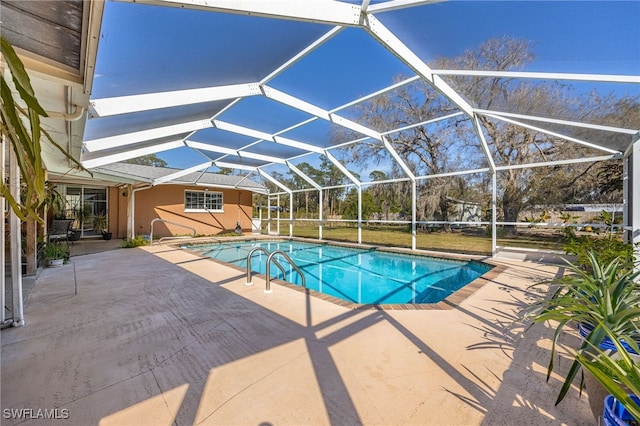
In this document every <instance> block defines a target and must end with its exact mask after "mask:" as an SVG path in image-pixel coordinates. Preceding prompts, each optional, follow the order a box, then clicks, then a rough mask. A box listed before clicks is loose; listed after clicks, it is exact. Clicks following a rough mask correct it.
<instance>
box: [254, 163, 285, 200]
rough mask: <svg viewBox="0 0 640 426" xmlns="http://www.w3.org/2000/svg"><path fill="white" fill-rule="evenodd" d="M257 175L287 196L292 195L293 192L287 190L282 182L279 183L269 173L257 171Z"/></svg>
mask: <svg viewBox="0 0 640 426" xmlns="http://www.w3.org/2000/svg"><path fill="white" fill-rule="evenodd" d="M258 173H259V174H260V176H262V177H263V178H265V179H267V180H268V181H269V182H271V183H272V184H274V185H275V186H277V187H278V188H280V189H282V190H283V191H284V192H286V193H287V194H289V195H291V194H292V193H293V191H291V189H289V188H288V187H287V186H285V185H284V184H283V183H282V182H280V181H279V180H278V179H276V178H274V177H273V176H271V175H270V174H269V173H267V172H265V171H264V170H262V169H258Z"/></svg>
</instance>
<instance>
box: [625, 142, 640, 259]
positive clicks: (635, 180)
mask: <svg viewBox="0 0 640 426" xmlns="http://www.w3.org/2000/svg"><path fill="white" fill-rule="evenodd" d="M628 161H629V164H628V176H627V178H628V180H627V185H626V197H627V198H628V200H629V201H628V203H627V204H628V209H629V216H630V217H629V219H630V221H629V225H630V227H629V229H630V230H629V231H627V235H628V238H627V241H628V242H630V243H632V244H634V253H635V260H636V264H635V267H636V269H640V262H638V261H640V196H639V195H638V193H639V192H640V191H639V190H640V136H639V135H636V137H635V140H634V142H633V144H632V146H631V153H630V155H629V159H628Z"/></svg>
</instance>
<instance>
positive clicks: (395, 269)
mask: <svg viewBox="0 0 640 426" xmlns="http://www.w3.org/2000/svg"><path fill="white" fill-rule="evenodd" d="M183 247H184V248H188V249H190V250H194V251H196V252H199V253H200V254H202V255H204V256H207V257H210V258H213V259H217V260H219V261H222V262H227V263H231V264H234V265H236V266H239V267H242V268H245V269H246V266H247V255H248V254H249V252H250V251H251V250H252V249H253V248H255V247H263V248H265V249H266V250H267V251H268V252H270V253H271V252H273V251H275V250H282V251H284V252H285V253H287V254H288V255H289V257H290V258H291V259H292V260H293V261H294V262H295V263H296V265H298V267H299V268H300V269H301V270H302V272H303V274H304V275H305V280H306V287H307V288H309V289H312V290H315V291H318V292H320V293H324V294H328V295H330V296H333V297H337V298H339V299H342V300H346V301H349V302H353V303H358V304H421V303H437V302H440V301H442V300H444V299H445V298H447V297H448V296H449V295H451V294H453V293H454V292H455V291H457V290H459V289H460V288H462V287H464V286H466V285H467V284H468V283H470V282H471V281H473V280H475V279H476V278H478V277H480V276H481V275H483V274H484V273H486V272H488V271H489V270H490V269H491V268H492V267H491V266H490V265H487V264H484V263H480V262H476V261H459V260H448V259H440V258H435V257H427V256H420V255H411V254H401V253H391V252H387V251H380V250H375V249H359V248H351V247H342V246H336V245H330V244H317V243H308V242H300V241H290V240H278V241H265V240H253V241H234V242H228V243H215V244H203V245H188V246H183ZM275 258H276V259H277V260H278V262H279V263H280V264H281V265H282V266H283V267H284V269H285V270H286V272H287V274H286V281H288V282H290V283H294V284H297V285H301V281H302V280H301V277H300V276H299V274H298V273H297V272H296V271H295V270H294V269H293V268H292V267H290V265H289V264H288V262H287V261H286V260H285V259H284V257H282V256H279V255H276V257H275ZM266 259H267V255H266V254H264V253H262V252H260V251H258V252H256V253H254V254H253V256H252V258H251V270H252V271H253V272H255V273H261V274H264V273H265V272H266ZM270 272H271V276H272V277H273V278H278V279H283V276H282V272H281V271H280V270H279V269H278V268H276V267H274V265H271V268H270Z"/></svg>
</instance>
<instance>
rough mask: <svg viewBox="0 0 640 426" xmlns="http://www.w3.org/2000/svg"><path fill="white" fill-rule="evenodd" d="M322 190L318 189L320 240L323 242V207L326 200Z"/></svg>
mask: <svg viewBox="0 0 640 426" xmlns="http://www.w3.org/2000/svg"><path fill="white" fill-rule="evenodd" d="M322 192H323V191H322V188H320V189H318V200H319V202H318V239H319V240H321V241H322V207H323V206H324V200H323V195H322Z"/></svg>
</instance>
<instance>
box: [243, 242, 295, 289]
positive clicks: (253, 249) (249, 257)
mask: <svg viewBox="0 0 640 426" xmlns="http://www.w3.org/2000/svg"><path fill="white" fill-rule="evenodd" d="M257 251H261V252H263V253H264V254H266V255H267V258H268V257H269V251H268V250H267V249H266V248H264V247H254V248H252V249H251V251H250V252H249V254H248V255H247V282H246V283H245V285H253V282H251V257H252V256H253V253H255V252H257ZM274 263H275V264H276V266H277V267H278V268H280V271H282V275H283V276H286V275H287V272H286V271H285V270H284V268H283V267H282V265H280V262H278V261H277V260H274Z"/></svg>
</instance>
